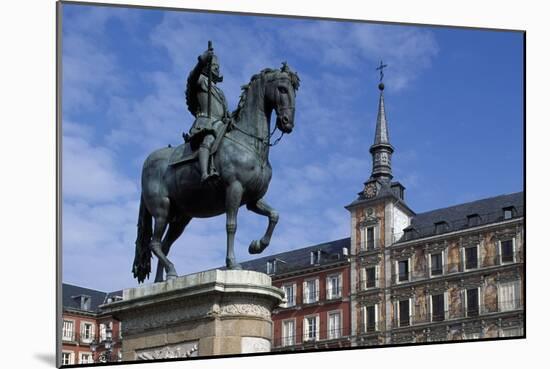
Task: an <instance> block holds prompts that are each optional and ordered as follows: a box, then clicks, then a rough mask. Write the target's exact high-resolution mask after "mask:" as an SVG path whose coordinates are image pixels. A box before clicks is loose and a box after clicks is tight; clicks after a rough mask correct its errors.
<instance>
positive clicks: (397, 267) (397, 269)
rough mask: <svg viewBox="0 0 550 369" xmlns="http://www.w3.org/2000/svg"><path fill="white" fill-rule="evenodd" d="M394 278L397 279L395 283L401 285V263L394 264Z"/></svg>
mask: <svg viewBox="0 0 550 369" xmlns="http://www.w3.org/2000/svg"><path fill="white" fill-rule="evenodd" d="M394 266H395V268H394V270H393V276H394V278H395V283H399V261H395V262H394Z"/></svg>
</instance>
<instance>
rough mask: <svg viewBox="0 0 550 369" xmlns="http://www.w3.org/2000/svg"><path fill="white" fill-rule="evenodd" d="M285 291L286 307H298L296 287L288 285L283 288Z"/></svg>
mask: <svg viewBox="0 0 550 369" xmlns="http://www.w3.org/2000/svg"><path fill="white" fill-rule="evenodd" d="M283 291H284V293H285V299H286V303H285V305H284V307H292V306H294V305H296V285H295V284H287V285H284V286H283Z"/></svg>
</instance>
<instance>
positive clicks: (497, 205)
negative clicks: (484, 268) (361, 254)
mask: <svg viewBox="0 0 550 369" xmlns="http://www.w3.org/2000/svg"><path fill="white" fill-rule="evenodd" d="M523 195H524V193H523V192H516V193H512V194H508V195H500V196H495V197H490V198H486V199H481V200H477V201H472V202H467V203H464V204H459V205H454V206H450V207H447V208H442V209H436V210H431V211H428V212H425V213H420V214H416V216H414V217H413V218H412V222H411V225H410V226H409V227H407V228H405V229H411V228H414V230H415V233H414V237H413V238H412V239H417V238H423V237H428V236H432V235H435V223H437V222H446V223H447V225H448V226H447V228H446V231H445V232H444V233H447V232H453V231H458V230H462V229H466V228H469V227H473V226H477V225H483V224H490V223H495V222H498V221H502V220H504V213H503V209H504V208H508V207H514V209H515V211H516V213H515V214H514V215H513V216H514V217H521V216H523V215H524V199H523V197H524V196H523ZM473 214H477V215H479V218H478V223H477V224H476V225H469V224H468V216H469V215H473ZM404 240H405V239H404V237H401V238H400V239H399V241H398V242H403V241H404Z"/></svg>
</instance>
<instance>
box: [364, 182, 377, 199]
mask: <svg viewBox="0 0 550 369" xmlns="http://www.w3.org/2000/svg"><path fill="white" fill-rule="evenodd" d="M376 191H377V188H376V185H375V184H374V183H369V184H368V185H367V186H366V187H365V191H364V192H365V196H367V198H371V197H374V196H376Z"/></svg>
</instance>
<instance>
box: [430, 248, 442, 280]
mask: <svg viewBox="0 0 550 369" xmlns="http://www.w3.org/2000/svg"><path fill="white" fill-rule="evenodd" d="M442 274H443V253H442V252H438V253H437V254H430V275H431V276H435V275H442Z"/></svg>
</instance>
